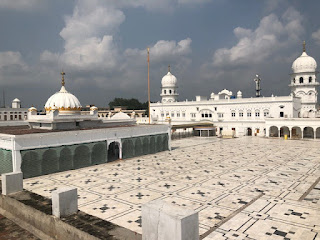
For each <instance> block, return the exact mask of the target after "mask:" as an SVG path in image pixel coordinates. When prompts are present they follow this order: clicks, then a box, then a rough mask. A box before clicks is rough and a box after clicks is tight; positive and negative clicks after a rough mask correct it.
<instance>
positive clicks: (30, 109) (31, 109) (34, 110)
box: [28, 106, 37, 112]
mask: <svg viewBox="0 0 320 240" xmlns="http://www.w3.org/2000/svg"><path fill="white" fill-rule="evenodd" d="M28 111H29V112H36V111H37V109H36V108H35V107H34V106H32V107H31V108H29V109H28Z"/></svg>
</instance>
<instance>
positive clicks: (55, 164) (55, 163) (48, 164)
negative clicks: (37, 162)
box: [41, 149, 59, 175]
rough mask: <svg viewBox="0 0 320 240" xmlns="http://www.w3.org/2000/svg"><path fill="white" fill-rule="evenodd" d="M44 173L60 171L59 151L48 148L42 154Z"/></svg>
mask: <svg viewBox="0 0 320 240" xmlns="http://www.w3.org/2000/svg"><path fill="white" fill-rule="evenodd" d="M41 164H42V174H44V175H45V174H50V173H55V172H58V171H59V160H58V157H57V152H56V151H55V150H53V149H48V150H46V151H45V152H44V153H43V155H42V162H41Z"/></svg>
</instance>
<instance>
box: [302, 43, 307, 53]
mask: <svg viewBox="0 0 320 240" xmlns="http://www.w3.org/2000/svg"><path fill="white" fill-rule="evenodd" d="M302 45H303V52H306V41H303V44H302Z"/></svg>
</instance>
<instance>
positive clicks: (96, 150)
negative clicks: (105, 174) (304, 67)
mask: <svg viewBox="0 0 320 240" xmlns="http://www.w3.org/2000/svg"><path fill="white" fill-rule="evenodd" d="M106 157H107V151H106V145H105V143H97V144H95V145H94V146H93V148H92V152H91V162H92V164H100V163H104V162H106Z"/></svg>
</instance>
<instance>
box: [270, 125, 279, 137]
mask: <svg viewBox="0 0 320 240" xmlns="http://www.w3.org/2000/svg"><path fill="white" fill-rule="evenodd" d="M269 137H279V133H278V128H277V127H276V126H272V127H270V130H269Z"/></svg>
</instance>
